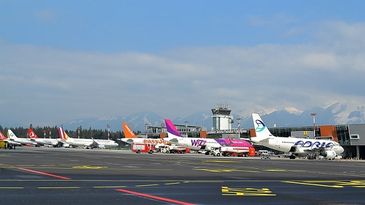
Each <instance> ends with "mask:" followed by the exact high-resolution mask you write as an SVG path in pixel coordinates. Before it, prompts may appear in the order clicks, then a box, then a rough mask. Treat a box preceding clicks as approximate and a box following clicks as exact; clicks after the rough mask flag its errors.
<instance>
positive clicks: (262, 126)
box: [255, 120, 266, 132]
mask: <svg viewBox="0 0 365 205" xmlns="http://www.w3.org/2000/svg"><path fill="white" fill-rule="evenodd" d="M255 123H256V129H255V130H256V132H262V131H264V130H265V127H266V125H265V123H264V122H262V121H261V120H255Z"/></svg>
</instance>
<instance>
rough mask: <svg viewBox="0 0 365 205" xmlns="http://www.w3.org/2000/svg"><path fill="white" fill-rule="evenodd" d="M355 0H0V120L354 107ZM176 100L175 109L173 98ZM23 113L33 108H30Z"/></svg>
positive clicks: (357, 97)
mask: <svg viewBox="0 0 365 205" xmlns="http://www.w3.org/2000/svg"><path fill="white" fill-rule="evenodd" d="M363 8H365V2H364V1H335V0H327V1H325V0H323V1H318V0H316V1H314V0H313V1H309V0H306V1H293V0H288V1H242V0H237V1H233V0H230V1H212V0H209V1H208V0H206V1H203V0H194V1H190V0H184V1H169V0H164V1H162V0H154V1H147V0H146V1H136V0H133V1H132V0H131V1H121V0H119V1H40V0H39V1H10V0H3V1H0V69H1V72H0V80H1V81H2V82H6V85H5V87H4V85H3V89H2V91H3V92H2V99H0V111H1V113H2V115H1V117H0V124H4V125H7V124H14V123H15V124H19V125H22V124H28V123H30V122H32V123H33V124H41V125H47V124H50V125H53V124H57V123H62V122H64V121H68V120H73V119H75V118H82V117H108V116H119V115H126V114H131V113H133V112H139V111H154V112H156V113H159V114H161V115H166V116H169V117H176V116H181V115H188V114H191V113H193V112H197V111H206V110H209V109H210V108H211V107H212V106H213V105H215V104H219V103H226V104H230V105H231V106H232V108H233V110H234V111H235V112H239V113H242V114H247V113H250V112H257V111H267V112H269V111H270V110H275V109H281V108H284V107H290V108H295V109H298V110H304V109H307V108H308V107H313V106H326V105H329V104H332V103H334V102H340V103H350V104H351V105H353V106H355V107H356V106H362V105H363V104H364V103H363V102H364V95H363V86H364V83H363V82H365V81H364V80H365V79H364V78H365V77H363V76H365V75H364V70H365V69H364V67H363V66H365V62H364V60H363V59H365V40H364V38H363V36H365V14H364V12H363ZM177 107H178V108H177ZM34 116H38V117H37V118H34Z"/></svg>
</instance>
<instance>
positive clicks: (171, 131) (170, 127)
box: [165, 119, 181, 138]
mask: <svg viewBox="0 0 365 205" xmlns="http://www.w3.org/2000/svg"><path fill="white" fill-rule="evenodd" d="M165 124H166V129H167V136H168V138H177V137H181V134H180V132H179V131H178V130H177V129H176V127H175V125H174V123H172V121H171V120H170V119H165Z"/></svg>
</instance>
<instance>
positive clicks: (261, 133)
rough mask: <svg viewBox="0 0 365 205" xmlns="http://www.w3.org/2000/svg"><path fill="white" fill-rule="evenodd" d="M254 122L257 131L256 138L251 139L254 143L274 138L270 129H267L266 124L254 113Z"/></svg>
mask: <svg viewBox="0 0 365 205" xmlns="http://www.w3.org/2000/svg"><path fill="white" fill-rule="evenodd" d="M252 120H253V124H254V126H255V131H256V137H252V138H251V140H252V141H253V142H260V141H262V140H265V139H267V138H269V137H271V136H273V135H272V134H271V132H270V131H269V129H268V128H267V127H266V125H265V123H264V122H263V121H262V119H261V117H260V115H259V114H257V113H252Z"/></svg>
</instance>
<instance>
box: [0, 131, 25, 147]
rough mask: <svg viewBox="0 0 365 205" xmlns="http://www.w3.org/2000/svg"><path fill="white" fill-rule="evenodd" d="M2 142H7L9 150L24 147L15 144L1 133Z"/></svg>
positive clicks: (17, 143) (0, 139)
mask: <svg viewBox="0 0 365 205" xmlns="http://www.w3.org/2000/svg"><path fill="white" fill-rule="evenodd" d="M0 141H4V142H6V143H7V144H8V145H7V147H8V148H9V149H15V146H21V145H22V144H20V143H19V142H14V141H12V140H10V139H9V138H7V137H6V136H5V135H4V134H3V133H2V132H0Z"/></svg>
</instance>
